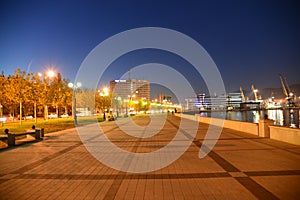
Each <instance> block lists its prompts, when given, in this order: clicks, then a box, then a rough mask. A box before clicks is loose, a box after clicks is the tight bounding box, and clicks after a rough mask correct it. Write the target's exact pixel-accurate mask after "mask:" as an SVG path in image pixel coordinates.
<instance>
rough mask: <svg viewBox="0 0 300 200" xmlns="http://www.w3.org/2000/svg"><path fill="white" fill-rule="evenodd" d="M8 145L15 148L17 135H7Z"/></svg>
mask: <svg viewBox="0 0 300 200" xmlns="http://www.w3.org/2000/svg"><path fill="white" fill-rule="evenodd" d="M7 136H8V138H7V144H8V146H9V147H12V146H15V140H16V139H15V135H14V134H11V133H7Z"/></svg>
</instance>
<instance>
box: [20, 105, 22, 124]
mask: <svg viewBox="0 0 300 200" xmlns="http://www.w3.org/2000/svg"><path fill="white" fill-rule="evenodd" d="M20 125H22V101H20Z"/></svg>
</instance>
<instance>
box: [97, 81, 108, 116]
mask: <svg viewBox="0 0 300 200" xmlns="http://www.w3.org/2000/svg"><path fill="white" fill-rule="evenodd" d="M99 92H100V93H99V95H100V96H101V97H104V98H105V97H107V96H108V95H109V89H108V88H107V87H104V88H103V89H102V92H101V91H100V90H99ZM103 119H104V121H105V120H106V117H105V101H104V112H103Z"/></svg>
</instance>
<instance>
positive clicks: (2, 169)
mask: <svg viewBox="0 0 300 200" xmlns="http://www.w3.org/2000/svg"><path fill="white" fill-rule="evenodd" d="M133 119H134V121H135V123H136V124H139V125H140V126H141V127H145V128H146V126H147V125H148V123H149V118H148V117H147V116H136V117H133ZM128 120H129V118H124V119H119V120H118V122H120V123H122V124H124V125H126V123H127V122H128ZM181 120H182V121H185V123H187V124H188V123H191V124H192V123H195V121H193V120H189V119H184V118H180V117H178V116H174V115H168V116H167V120H166V122H165V124H164V126H163V129H162V130H160V131H159V132H158V133H157V134H156V135H154V136H152V137H149V138H137V137H132V136H129V135H127V134H124V133H123V132H122V130H121V129H120V127H119V126H118V125H117V124H116V122H115V121H109V122H103V123H100V124H101V127H102V129H103V131H104V132H105V135H106V136H107V138H109V140H110V141H112V142H113V143H114V144H115V145H116V146H118V147H119V148H122V149H124V150H126V151H128V152H133V153H149V152H154V151H156V150H158V149H160V148H162V147H164V146H165V145H168V144H169V142H170V141H171V140H172V139H173V138H174V135H175V134H176V133H177V131H178V127H179V125H180V122H181ZM197 123H198V122H197ZM208 126H209V125H208V124H206V123H201V122H200V123H199V127H198V130H197V134H196V136H195V137H194V138H192V142H191V145H190V146H189V147H188V149H187V150H186V151H185V152H184V154H183V155H182V156H180V157H179V158H178V159H177V160H176V161H174V162H173V163H171V164H170V165H168V166H166V167H164V168H162V169H160V170H156V171H151V172H146V173H126V172H121V171H118V170H115V169H112V168H110V167H108V166H106V165H104V164H102V163H101V162H100V161H98V160H97V159H96V158H94V157H93V156H92V155H91V154H90V153H89V152H88V151H87V149H86V148H85V146H84V145H83V143H82V142H81V140H80V138H79V136H78V133H77V131H76V129H75V128H74V129H68V130H64V131H59V132H55V133H49V134H46V135H45V137H44V140H43V141H40V142H36V143H28V144H25V145H22V146H18V147H12V148H9V149H5V150H1V151H0V160H1V162H0V196H1V199H18V200H22V199H224V198H226V199H297V198H299V196H300V191H299V188H300V146H299V145H293V144H288V143H284V142H280V141H276V140H272V139H269V138H263V137H259V136H256V135H253V134H249V133H245V132H241V131H236V130H232V129H229V128H223V130H222V134H221V136H220V138H219V140H218V142H217V144H216V145H215V147H214V148H213V150H212V151H211V152H209V154H208V155H207V156H206V157H204V158H202V159H200V158H199V156H198V154H199V150H200V148H201V145H202V143H203V140H204V138H205V134H206V132H207V129H208ZM79 128H80V129H82V130H93V129H97V128H98V124H91V125H87V126H83V127H79ZM213 128H214V127H213ZM179 131H181V130H179ZM179 144H180V143H179ZM99 145H105V143H101V144H99ZM106 153H108V154H109V152H106ZM111 159H115V156H111ZM115 162H117V160H115ZM129 165H134V163H129Z"/></svg>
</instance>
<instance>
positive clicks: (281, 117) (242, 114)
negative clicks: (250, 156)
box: [188, 108, 300, 128]
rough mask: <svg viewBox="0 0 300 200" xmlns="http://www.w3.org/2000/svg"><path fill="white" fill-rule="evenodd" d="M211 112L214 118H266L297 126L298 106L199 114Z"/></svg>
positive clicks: (285, 124) (207, 114) (249, 119)
mask: <svg viewBox="0 0 300 200" xmlns="http://www.w3.org/2000/svg"><path fill="white" fill-rule="evenodd" d="M212 112H214V114H213V115H214V117H216V118H224V119H228V120H237V121H243V122H252V123H258V120H260V119H265V118H268V119H272V120H274V125H278V126H287V127H294V128H299V121H300V119H299V114H300V110H299V108H297V109H275V110H247V111H208V112H206V111H201V112H200V116H204V117H211V116H212ZM188 114H199V112H198V113H196V112H193V113H192V112H188Z"/></svg>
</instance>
